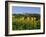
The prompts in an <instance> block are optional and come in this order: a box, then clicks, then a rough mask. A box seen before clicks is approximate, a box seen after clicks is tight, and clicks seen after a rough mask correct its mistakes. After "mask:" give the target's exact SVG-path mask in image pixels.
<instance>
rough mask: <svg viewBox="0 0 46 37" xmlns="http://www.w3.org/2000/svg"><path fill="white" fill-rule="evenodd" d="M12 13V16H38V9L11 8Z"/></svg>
mask: <svg viewBox="0 0 46 37" xmlns="http://www.w3.org/2000/svg"><path fill="white" fill-rule="evenodd" d="M12 13H13V14H24V13H32V14H40V7H22V6H13V7H12Z"/></svg>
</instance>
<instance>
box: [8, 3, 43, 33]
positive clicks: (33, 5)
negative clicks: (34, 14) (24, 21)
mask: <svg viewBox="0 0 46 37" xmlns="http://www.w3.org/2000/svg"><path fill="white" fill-rule="evenodd" d="M12 6H23V7H40V8H41V11H40V14H41V28H40V30H20V31H19V30H15V31H12ZM8 7H9V8H8V10H9V34H25V33H39V32H40V33H42V32H43V5H36V4H25V3H9V4H8Z"/></svg>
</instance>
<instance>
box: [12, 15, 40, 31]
mask: <svg viewBox="0 0 46 37" xmlns="http://www.w3.org/2000/svg"><path fill="white" fill-rule="evenodd" d="M12 29H13V30H34V29H40V14H12Z"/></svg>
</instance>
